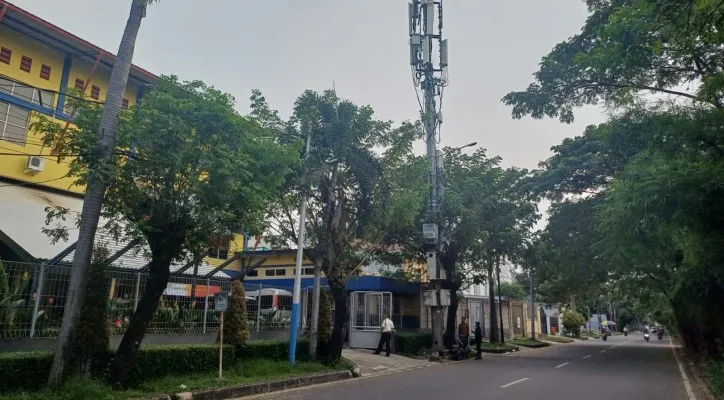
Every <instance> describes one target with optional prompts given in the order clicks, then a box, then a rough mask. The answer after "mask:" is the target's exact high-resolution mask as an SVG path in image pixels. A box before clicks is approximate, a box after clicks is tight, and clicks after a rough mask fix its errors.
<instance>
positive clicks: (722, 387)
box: [704, 360, 724, 399]
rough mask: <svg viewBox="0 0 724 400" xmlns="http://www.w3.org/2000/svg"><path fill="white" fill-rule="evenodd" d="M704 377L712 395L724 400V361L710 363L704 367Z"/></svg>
mask: <svg viewBox="0 0 724 400" xmlns="http://www.w3.org/2000/svg"><path fill="white" fill-rule="evenodd" d="M704 376H705V378H706V383H707V384H708V385H709V389H710V390H711V393H712V394H713V395H714V396H715V397H716V398H717V399H724V360H718V361H709V362H707V363H706V364H705V365H704Z"/></svg>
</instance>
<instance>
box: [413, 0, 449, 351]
mask: <svg viewBox="0 0 724 400" xmlns="http://www.w3.org/2000/svg"><path fill="white" fill-rule="evenodd" d="M408 13H409V14H408V17H409V18H408V22H409V28H410V29H409V34H410V65H411V67H412V71H413V76H414V77H413V79H414V83H415V88H417V87H421V89H422V91H423V93H424V105H423V104H421V105H420V106H421V107H422V108H423V109H422V110H421V113H422V120H423V123H424V126H425V142H426V143H427V158H428V160H429V162H430V175H429V177H428V183H429V187H430V192H429V195H428V201H427V221H426V222H425V224H423V228H422V231H423V237H424V240H425V243H424V244H425V251H426V258H427V274H428V278H429V279H430V281H431V282H432V285H433V290H428V291H426V292H425V305H427V306H429V307H430V312H431V314H432V331H433V350H434V352H436V353H438V354H439V353H440V352H441V351H442V350H443V348H444V347H443V307H445V306H448V305H450V291H449V290H443V289H442V281H443V280H445V271H444V270H443V269H442V268H440V265H438V263H437V253H438V252H439V251H440V244H441V240H440V233H439V228H438V226H439V220H440V214H441V213H440V207H441V204H442V199H443V187H442V186H441V182H442V180H441V179H439V177H440V174H441V172H442V165H443V160H442V155H441V154H438V153H439V151H438V149H437V140H438V126H439V124H441V123H442V115H441V114H440V112H439V110H438V109H437V107H438V105H439V106H441V105H442V90H443V88H444V87H445V86H446V85H447V65H448V53H447V39H443V38H442V0H437V1H435V0H412V1H411V2H410V3H408ZM436 15H437V24H435V16H436ZM435 50H436V51H437V53H438V54H437V57H433V52H434V51H435ZM415 90H417V89H415ZM436 99H438V100H436Z"/></svg>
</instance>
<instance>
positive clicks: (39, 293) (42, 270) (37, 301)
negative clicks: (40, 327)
mask: <svg viewBox="0 0 724 400" xmlns="http://www.w3.org/2000/svg"><path fill="white" fill-rule="evenodd" d="M44 280H45V263H40V271H39V272H38V282H37V285H36V287H35V303H34V304H33V318H32V319H31V320H30V337H31V338H32V337H35V321H36V320H37V319H38V309H39V308H40V298H41V297H43V281H44Z"/></svg>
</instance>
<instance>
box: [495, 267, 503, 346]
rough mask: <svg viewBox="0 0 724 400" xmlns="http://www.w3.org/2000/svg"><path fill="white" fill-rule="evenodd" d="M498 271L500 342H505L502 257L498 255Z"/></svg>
mask: <svg viewBox="0 0 724 400" xmlns="http://www.w3.org/2000/svg"><path fill="white" fill-rule="evenodd" d="M496 272H497V273H498V310H499V311H500V343H505V327H504V325H505V324H503V295H502V293H501V292H500V257H498V260H497V265H496Z"/></svg>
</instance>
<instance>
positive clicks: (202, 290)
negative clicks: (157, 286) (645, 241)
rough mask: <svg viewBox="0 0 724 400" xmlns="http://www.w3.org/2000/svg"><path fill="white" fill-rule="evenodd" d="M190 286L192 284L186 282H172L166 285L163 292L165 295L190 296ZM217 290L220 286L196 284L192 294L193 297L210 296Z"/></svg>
mask: <svg viewBox="0 0 724 400" xmlns="http://www.w3.org/2000/svg"><path fill="white" fill-rule="evenodd" d="M192 286H193V285H191V284H188V283H173V282H172V283H169V284H168V285H167V286H166V289H165V290H164V291H163V294H165V295H166V296H179V297H190V296H191V288H192ZM219 292H221V286H206V285H196V287H195V290H194V293H193V295H194V297H206V296H207V295H209V296H211V295H215V294H216V293H219Z"/></svg>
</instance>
